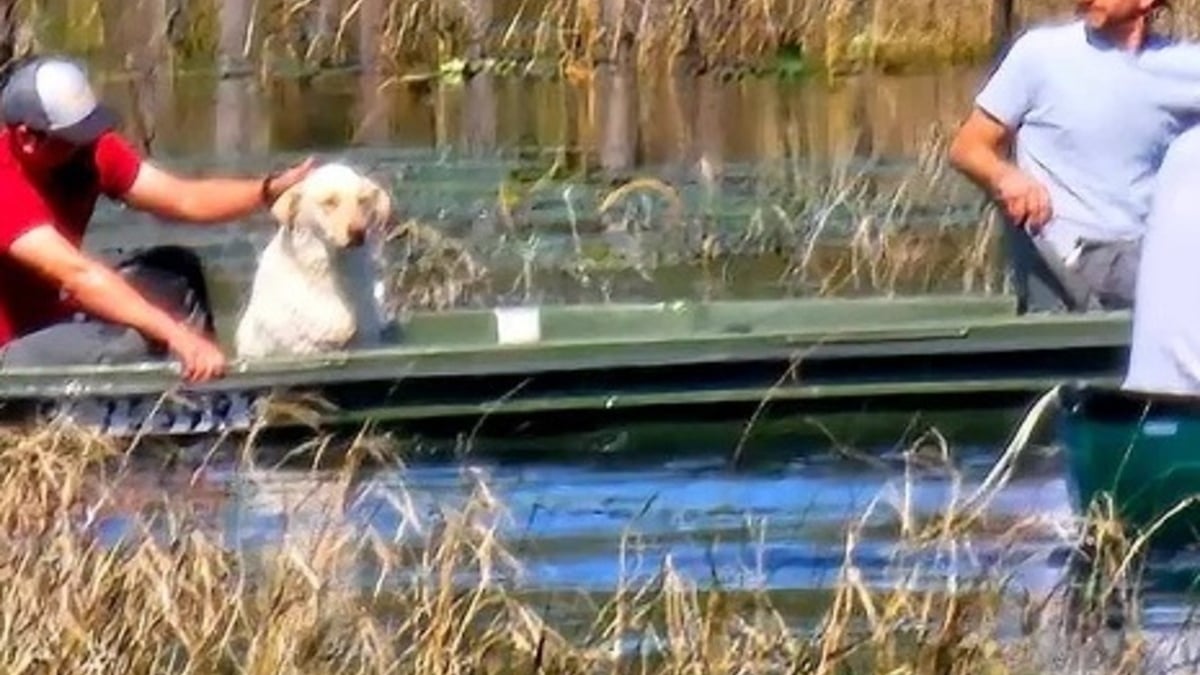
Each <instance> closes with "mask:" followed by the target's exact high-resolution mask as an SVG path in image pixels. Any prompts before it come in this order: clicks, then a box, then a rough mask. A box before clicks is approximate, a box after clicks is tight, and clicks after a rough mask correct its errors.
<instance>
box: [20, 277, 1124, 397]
mask: <svg viewBox="0 0 1200 675" xmlns="http://www.w3.org/2000/svg"><path fill="white" fill-rule="evenodd" d="M931 297H935V296H931ZM955 297H957V296H955ZM843 302H855V301H853V300H851V301H843ZM875 302H876V303H878V302H879V301H878V299H876V300H875ZM660 304H662V303H655V306H658V305H660ZM792 304H799V303H792ZM649 306H650V305H640V304H631V305H627V306H620V305H618V306H617V307H618V308H641V307H649ZM696 306H702V305H699V304H698V305H696ZM1128 321H1129V313H1128V312H1127V311H1119V312H1091V313H1082V314H1027V315H1008V314H1003V315H996V316H988V317H970V318H966V319H961V318H953V317H947V318H944V319H921V320H916V321H908V322H897V323H896V324H894V325H891V326H884V327H882V328H860V327H858V326H855V327H851V328H848V329H847V330H843V331H839V330H836V329H831V328H828V327H823V328H821V329H819V330H810V331H796V330H770V331H762V332H749V333H734V332H730V333H696V334H692V335H686V336H678V335H675V336H652V337H638V336H631V337H618V336H613V338H612V339H605V340H595V339H575V340H571V339H555V340H543V341H540V342H534V343H527V344H501V343H498V342H496V343H487V344H482V343H470V344H447V345H444V346H436V345H425V344H423V345H405V344H396V345H387V346H384V347H380V348H372V349H361V350H353V351H337V352H328V353H324V354H321V355H319V356H307V357H269V358H262V359H255V360H240V359H235V360H234V361H232V363H231V368H230V371H229V373H228V374H227V375H226V376H225V377H224V378H221V379H220V380H216V381H211V382H207V383H199V384H189V383H185V382H182V381H181V380H180V379H179V367H178V365H177V364H176V363H174V362H170V361H149V362H139V363H128V364H112V365H84V366H62V367H53V368H44V367H38V368H21V369H17V368H11V369H6V370H2V371H0V398H12V397H27V396H30V395H35V396H39V397H46V396H74V395H96V394H104V395H136V394H145V393H154V392H163V391H175V390H181V389H182V390H187V391H189V392H196V393H202V392H221V391H235V390H244V389H256V388H263V387H278V386H294V385H302V386H313V385H315V386H320V385H332V384H339V383H347V382H355V381H372V380H375V381H377V380H380V379H396V380H403V379H405V378H414V377H416V378H419V377H446V376H450V377H453V376H459V375H461V376H486V375H500V374H521V373H530V374H534V373H537V372H548V371H571V370H586V369H594V368H597V367H622V368H642V367H653V366H664V365H665V366H683V365H690V364H704V363H729V362H739V361H746V362H749V361H761V360H780V359H784V360H800V361H802V360H819V359H837V358H854V357H860V358H861V357H875V356H880V357H888V356H906V355H915V356H920V355H922V354H928V353H930V352H931V351H936V352H937V353H962V352H969V351H977V352H979V353H981V354H983V353H994V352H997V351H1029V350H1046V349H1050V350H1055V349H1073V348H1088V347H1105V346H1112V347H1121V346H1124V345H1125V344H1127V337H1124V335H1125V333H1126V331H1125V330H1124V327H1125V326H1127V325H1128ZM1081 327H1082V328H1083V329H1096V328H1099V329H1100V331H1101V332H1100V333H1099V334H1098V335H1096V334H1090V331H1087V330H1085V332H1082V333H1081V332H1079V331H1078V329H1079V328H1081ZM1110 328H1113V329H1115V328H1121V329H1122V330H1121V331H1120V333H1119V335H1118V336H1114V335H1109V334H1107V333H1106V332H1104V331H1105V329H1110ZM1027 329H1044V330H1045V331H1046V332H1047V333H1048V336H1047V337H1043V339H1042V341H1040V342H1039V340H1038V336H1037V335H1035V336H1034V337H1033V338H1032V339H1030V336H1029V335H1028V334H1027V333H1025V331H1026V330H1027ZM1006 330H1010V331H1011V330H1019V331H1021V332H1022V335H1021V337H1022V338H1023V340H1024V343H1023V344H1018V345H1016V346H1013V345H1012V338H1011V336H1005V335H1004V331H1006ZM989 331H991V332H993V333H995V334H993V335H990V336H989V334H988V333H989ZM1038 332H1040V330H1035V333H1038ZM931 345H936V350H931V349H929V347H930V346H931ZM583 349H586V350H587V354H588V356H590V357H593V358H587V359H582V360H581V359H580V358H579V356H578V352H579V351H580V350H583ZM572 355H574V358H571V357H572ZM472 360H474V362H472ZM439 361H447V362H448V363H447V364H446V365H443V366H442V367H441V368H439V367H438V366H439V364H438V362H439ZM422 362H425V363H422ZM313 374H323V375H325V377H323V378H321V379H319V380H317V379H313V377H312V375H313Z"/></svg>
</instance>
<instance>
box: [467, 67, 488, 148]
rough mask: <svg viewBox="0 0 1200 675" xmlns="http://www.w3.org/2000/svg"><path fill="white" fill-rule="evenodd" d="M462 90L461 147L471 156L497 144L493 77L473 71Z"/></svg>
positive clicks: (486, 73)
mask: <svg viewBox="0 0 1200 675" xmlns="http://www.w3.org/2000/svg"><path fill="white" fill-rule="evenodd" d="M463 93H464V97H463V126H462V133H463V147H464V148H465V149H466V152H467V153H468V154H471V155H476V156H478V155H483V154H486V153H487V152H489V151H490V150H492V149H493V148H494V147H495V146H496V118H497V113H496V109H497V105H496V76H495V75H493V74H492V73H489V72H480V73H475V74H474V75H472V76H471V78H470V79H468V80H467V82H466V86H465V89H464V92H463Z"/></svg>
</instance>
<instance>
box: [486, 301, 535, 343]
mask: <svg viewBox="0 0 1200 675" xmlns="http://www.w3.org/2000/svg"><path fill="white" fill-rule="evenodd" d="M492 311H493V313H494V314H495V316H496V340H497V341H498V342H499V343H500V344H502V345H520V344H532V343H535V342H539V341H540V340H541V339H542V312H541V308H539V307H497V308H496V309H494V310H492Z"/></svg>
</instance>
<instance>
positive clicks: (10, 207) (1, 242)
mask: <svg viewBox="0 0 1200 675" xmlns="http://www.w3.org/2000/svg"><path fill="white" fill-rule="evenodd" d="M0 194H3V195H4V217H3V218H0V254H4V253H8V249H9V248H10V247H11V246H12V244H13V242H14V241H16V240H17V239H19V238H20V237H21V235H23V234H25V233H26V232H28V231H30V230H32V229H33V228H35V227H37V226H38V225H53V224H54V214H53V212H52V211H51V210H50V206H49V205H48V204H46V201H45V200H44V199H42V196H41V195H40V194H38V192H37V190H34V189H33V188H32V187H30V186H29V184H28V183H26V182H25V181H24V180H21V179H20V178H19V177H18V176H15V175H13V174H12V173H10V172H9V171H3V172H0Z"/></svg>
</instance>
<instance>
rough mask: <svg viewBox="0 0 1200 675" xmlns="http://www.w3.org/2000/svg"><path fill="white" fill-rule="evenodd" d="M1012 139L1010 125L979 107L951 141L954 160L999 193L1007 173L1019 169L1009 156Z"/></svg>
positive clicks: (978, 181) (991, 191) (982, 184)
mask: <svg viewBox="0 0 1200 675" xmlns="http://www.w3.org/2000/svg"><path fill="white" fill-rule="evenodd" d="M1011 143H1012V134H1011V133H1010V132H1009V130H1008V127H1006V126H1004V125H1003V124H1002V123H1000V122H999V121H998V120H996V119H994V118H993V117H991V116H990V115H988V114H987V113H985V112H983V111H982V110H980V109H978V108H976V109H974V110H972V111H971V114H970V115H969V116H968V117H967V120H966V121H965V122H964V123H963V125H962V127H960V128H959V130H958V133H957V134H956V135H955V136H954V140H953V142H952V143H951V144H950V164H951V165H952V166H954V168H956V169H958V170H959V171H961V172H963V174H964V175H965V176H967V177H968V178H970V179H971V180H972V181H973V182H974V183H975V184H976V185H978V186H979V187H981V188H983V189H984V190H986V191H987V193H988V194H989V195H995V194H996V188H997V186H998V185H999V184H1000V181H1001V180H1002V179H1003V178H1004V176H1005V175H1006V174H1008V173H1011V172H1013V171H1016V170H1017V167H1016V166H1015V165H1014V164H1013V163H1012V162H1010V161H1009V160H1008V154H1009V150H1010V147H1011Z"/></svg>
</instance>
